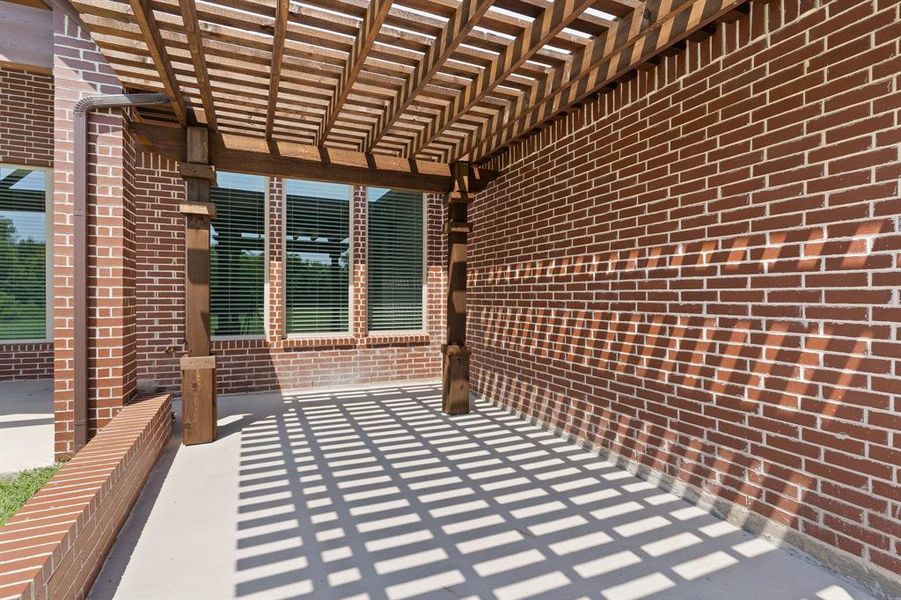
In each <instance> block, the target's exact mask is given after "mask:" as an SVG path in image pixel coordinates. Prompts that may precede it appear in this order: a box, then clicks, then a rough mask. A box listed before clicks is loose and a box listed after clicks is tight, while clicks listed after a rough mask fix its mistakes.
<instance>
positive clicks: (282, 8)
mask: <svg viewBox="0 0 901 600" xmlns="http://www.w3.org/2000/svg"><path fill="white" fill-rule="evenodd" d="M191 1H193V0H191ZM290 8H291V2H290V0H278V5H277V6H276V8H275V34H274V35H273V36H272V65H271V75H270V76H269V105H268V107H267V109H266V137H267V138H271V137H272V128H273V126H274V125H275V111H276V108H277V107H278V90H279V86H280V84H281V79H282V63H283V59H284V55H285V36H286V34H287V31H288V14H289V10H290Z"/></svg>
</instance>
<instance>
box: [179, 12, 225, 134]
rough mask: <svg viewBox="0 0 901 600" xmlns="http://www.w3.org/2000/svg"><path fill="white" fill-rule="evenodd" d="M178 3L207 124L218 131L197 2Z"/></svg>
mask: <svg viewBox="0 0 901 600" xmlns="http://www.w3.org/2000/svg"><path fill="white" fill-rule="evenodd" d="M178 5H179V7H180V8H181V16H182V19H184V23H185V33H186V34H187V38H188V49H189V50H190V51H191V64H192V65H193V67H194V77H195V78H196V79H197V87H198V89H199V90H200V99H201V102H203V114H204V116H205V117H206V124H207V126H208V127H209V128H210V129H211V130H212V131H216V128H217V123H216V108H215V105H214V104H213V91H212V88H211V87H210V77H209V75H208V73H207V66H206V54H205V53H204V51H203V39H202V37H201V33H200V19H198V18H197V4H196V2H195V0H178Z"/></svg>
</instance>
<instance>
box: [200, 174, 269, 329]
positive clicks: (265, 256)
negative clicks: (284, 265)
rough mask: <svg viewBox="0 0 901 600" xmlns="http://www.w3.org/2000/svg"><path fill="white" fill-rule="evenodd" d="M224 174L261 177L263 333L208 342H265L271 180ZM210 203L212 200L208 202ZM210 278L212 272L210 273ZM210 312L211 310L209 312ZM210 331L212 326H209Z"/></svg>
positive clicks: (267, 304)
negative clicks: (262, 187)
mask: <svg viewBox="0 0 901 600" xmlns="http://www.w3.org/2000/svg"><path fill="white" fill-rule="evenodd" d="M223 172H224V173H234V174H236V175H252V176H255V177H262V178H263V181H264V182H265V183H264V186H265V188H264V194H263V332H262V333H253V334H246V335H240V334H239V335H212V334H211V335H210V342H237V341H242V340H254V341H255V340H265V339H267V338H268V337H269V336H268V331H269V207H270V198H269V195H270V194H271V193H272V178H271V177H268V176H265V175H259V174H257V173H243V172H241V171H223ZM210 202H212V200H210ZM215 221H216V220H215V219H213V220H212V221H211V227H210V252H211V253H212V250H213V225H214V224H215ZM210 276H211V277H212V272H211V273H210ZM210 300H211V301H212V285H211V286H210ZM211 312H212V310H211ZM210 328H211V329H212V325H211V326H210Z"/></svg>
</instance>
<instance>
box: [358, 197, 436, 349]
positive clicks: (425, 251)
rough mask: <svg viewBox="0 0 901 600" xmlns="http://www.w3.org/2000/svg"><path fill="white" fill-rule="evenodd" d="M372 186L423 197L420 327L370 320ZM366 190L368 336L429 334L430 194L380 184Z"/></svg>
mask: <svg viewBox="0 0 901 600" xmlns="http://www.w3.org/2000/svg"><path fill="white" fill-rule="evenodd" d="M371 188H376V189H382V190H384V189H391V190H398V191H404V192H411V193H414V194H419V196H420V197H421V199H422V223H421V224H420V225H421V227H422V327H420V328H419V329H371V328H370V325H371V324H370V322H369V272H370V271H369V250H370V244H369V237H370V236H369V214H370V213H369V190H370V189H371ZM364 189H365V190H366V224H365V227H366V299H365V302H366V305H365V306H366V317H365V318H366V335H367V336H368V337H390V336H404V335H423V334H427V333H428V331H429V323H428V316H429V311H428V308H429V304H428V300H429V293H428V287H429V280H428V275H429V235H428V234H429V205H428V195H427V194H426V192H423V191H422V190H408V189H405V188H384V187H379V186H365V187H364Z"/></svg>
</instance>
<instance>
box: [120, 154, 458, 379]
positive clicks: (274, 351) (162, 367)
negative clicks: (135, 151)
mask: <svg viewBox="0 0 901 600" xmlns="http://www.w3.org/2000/svg"><path fill="white" fill-rule="evenodd" d="M177 166H178V165H177V164H176V163H174V162H172V161H169V160H166V159H163V158H161V157H160V156H159V155H157V154H154V153H150V152H143V153H141V154H140V155H139V156H138V164H137V166H136V169H135V188H136V192H135V194H136V196H135V207H136V208H135V214H136V235H137V237H136V260H137V265H136V273H137V359H138V364H137V379H138V386H139V387H140V388H141V389H143V390H145V391H163V390H165V391H172V392H175V393H179V386H180V381H181V379H180V378H181V375H180V372H179V367H178V361H179V357H181V356H182V355H183V353H184V277H185V275H184V230H185V229H184V228H185V224H184V216H183V215H181V214H180V213H179V212H178V205H179V203H181V202H184V197H185V184H184V180H183V179H182V178H181V176H180V175H179V174H178V169H177ZM282 198H283V189H282V180H281V179H280V178H272V179H270V181H269V195H268V200H267V204H268V217H269V238H268V243H269V247H268V263H267V282H268V288H267V290H266V292H265V293H268V296H267V297H266V300H267V322H266V335H265V336H262V337H259V338H254V339H237V340H214V341H213V352H214V353H215V354H216V355H217V357H218V358H217V361H218V363H217V364H218V369H217V375H218V386H219V392H220V393H231V392H253V391H266V390H278V389H283V390H288V389H300V388H309V387H314V386H324V385H345V384H366V383H374V382H383V381H402V380H412V379H436V378H438V377H440V375H441V352H440V346H441V343H442V341H443V339H444V327H445V325H444V278H445V275H444V271H445V260H446V259H445V245H444V234H443V223H444V198H443V196H441V195H438V194H428V195H426V202H427V210H428V225H427V244H428V249H427V286H428V300H427V304H426V315H427V319H426V323H427V329H426V332H424V333H420V334H409V335H406V334H405V335H394V336H384V335H369V334H368V332H367V330H366V324H365V320H366V304H365V302H366V260H365V257H366V213H365V210H366V196H365V189H364V188H362V187H358V188H356V190H355V194H354V215H355V216H354V223H353V231H352V236H353V251H352V258H351V263H352V266H353V280H352V285H353V300H352V311H353V315H352V321H353V323H352V324H353V331H352V332H351V334H350V335H328V336H323V337H306V338H302V339H300V338H289V337H287V336H286V335H284V333H283V331H284V330H283V323H284V317H283V297H284V282H283V264H282V261H283V249H282V248H283V237H284V234H283V229H282V227H283V223H282V219H283V207H282V205H283V200H282ZM214 226H215V222H214Z"/></svg>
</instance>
